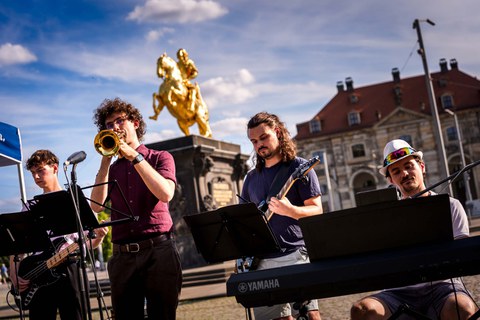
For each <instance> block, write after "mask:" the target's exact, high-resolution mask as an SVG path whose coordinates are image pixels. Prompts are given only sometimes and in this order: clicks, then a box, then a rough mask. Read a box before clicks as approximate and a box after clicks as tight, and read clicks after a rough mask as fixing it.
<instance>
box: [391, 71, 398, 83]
mask: <svg viewBox="0 0 480 320" xmlns="http://www.w3.org/2000/svg"><path fill="white" fill-rule="evenodd" d="M392 76H393V82H395V83H398V82H400V70H398V68H393V69H392Z"/></svg>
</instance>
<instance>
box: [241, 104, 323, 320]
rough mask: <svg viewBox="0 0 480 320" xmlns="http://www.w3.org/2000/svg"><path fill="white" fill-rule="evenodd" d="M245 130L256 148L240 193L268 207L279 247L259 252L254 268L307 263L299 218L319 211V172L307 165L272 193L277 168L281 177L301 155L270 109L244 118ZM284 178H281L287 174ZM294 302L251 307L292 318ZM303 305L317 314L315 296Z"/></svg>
mask: <svg viewBox="0 0 480 320" xmlns="http://www.w3.org/2000/svg"><path fill="white" fill-rule="evenodd" d="M247 134H248V138H249V139H250V142H251V143H252V145H253V148H254V150H255V155H254V159H253V160H254V161H255V169H252V170H251V171H249V172H248V173H247V177H246V178H245V183H244V185H243V190H242V198H243V199H244V201H247V202H253V203H255V204H257V205H260V204H261V203H262V202H264V201H266V202H267V203H268V209H269V210H270V212H273V215H272V216H271V218H270V220H269V224H270V227H271V229H272V231H273V233H274V235H275V237H276V239H277V241H278V243H279V245H280V248H281V250H280V252H277V253H273V254H270V255H266V256H263V257H262V259H261V260H260V262H259V264H258V269H270V268H275V267H280V266H286V265H293V264H301V263H307V262H309V259H308V255H307V252H306V250H305V242H304V240H303V235H302V232H301V229H300V226H299V224H298V219H300V218H302V217H308V216H311V215H316V214H321V213H322V212H323V209H322V200H321V192H320V185H319V182H318V177H317V175H316V174H315V171H314V170H310V171H309V172H308V174H307V179H306V181H308V182H307V183H301V182H300V183H294V184H293V186H292V187H291V188H290V190H289V191H288V193H287V194H286V196H285V197H283V198H281V199H278V198H277V197H275V196H272V195H271V193H272V192H271V190H270V188H271V186H272V184H274V185H275V184H277V182H275V183H274V181H275V178H276V176H277V174H279V176H281V177H284V176H285V174H283V172H285V171H286V172H287V174H288V175H291V174H292V173H293V171H295V169H296V168H297V167H298V166H300V165H301V164H303V163H305V162H306V160H305V159H302V158H300V157H297V151H296V146H295V143H294V142H293V141H292V139H291V137H290V133H289V132H288V130H287V128H286V126H285V124H284V123H283V122H282V121H280V119H279V118H278V117H277V116H276V115H274V114H270V113H267V112H260V113H257V114H256V115H255V116H253V117H252V118H251V119H250V121H249V122H248V125H247ZM288 175H287V178H288ZM284 180H285V181H283V182H282V183H285V182H286V180H287V179H286V178H285V179H284ZM277 181H278V179H277ZM269 195H270V196H269ZM294 302H296V301H292V303H286V304H282V305H275V306H271V307H259V308H255V309H254V313H255V319H257V320H262V319H281V320H290V319H293V316H294V315H295V313H298V311H294V310H293V304H294ZM298 302H300V303H301V301H298ZM305 308H306V310H308V317H309V319H320V313H319V312H318V303H317V301H316V300H312V301H309V302H308V304H306V306H305Z"/></svg>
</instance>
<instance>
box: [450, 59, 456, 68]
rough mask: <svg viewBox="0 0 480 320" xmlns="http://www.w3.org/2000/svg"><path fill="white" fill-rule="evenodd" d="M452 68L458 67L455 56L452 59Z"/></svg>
mask: <svg viewBox="0 0 480 320" xmlns="http://www.w3.org/2000/svg"><path fill="white" fill-rule="evenodd" d="M450 68H451V69H458V62H457V59H455V58H453V59H450Z"/></svg>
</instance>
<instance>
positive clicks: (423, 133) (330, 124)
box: [295, 59, 480, 214]
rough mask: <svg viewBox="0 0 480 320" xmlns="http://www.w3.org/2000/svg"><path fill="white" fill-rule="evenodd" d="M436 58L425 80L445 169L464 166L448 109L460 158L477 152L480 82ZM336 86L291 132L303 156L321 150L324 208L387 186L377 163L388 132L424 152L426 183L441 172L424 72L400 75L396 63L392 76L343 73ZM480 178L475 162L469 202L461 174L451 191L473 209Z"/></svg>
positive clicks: (441, 189) (346, 204)
mask: <svg viewBox="0 0 480 320" xmlns="http://www.w3.org/2000/svg"><path fill="white" fill-rule="evenodd" d="M439 65H440V71H439V72H435V73H431V79H432V85H433V91H434V98H435V99H436V100H435V101H436V104H437V109H438V114H439V118H440V127H441V132H442V136H443V141H444V145H445V153H446V160H447V163H448V169H449V174H450V175H451V174H453V173H455V172H457V171H458V170H460V169H461V168H463V166H462V161H461V157H460V154H461V152H460V148H459V140H458V135H457V126H456V124H455V121H454V120H455V117H454V116H453V114H455V116H456V117H457V120H458V129H459V132H460V133H461V139H462V146H463V152H464V154H465V162H466V164H467V165H468V164H470V163H472V162H475V161H477V160H479V159H480V81H479V80H478V79H477V78H476V77H472V76H470V75H468V74H466V73H464V72H462V71H460V70H459V68H458V63H457V61H456V60H455V59H451V60H450V63H449V66H448V63H447V61H446V60H445V59H441V60H440V63H439ZM337 89H338V90H337V94H336V95H335V96H334V97H333V98H332V99H331V100H330V101H329V102H328V103H327V104H326V105H325V106H324V107H323V108H322V109H321V110H320V112H318V113H317V114H316V115H315V116H314V117H313V118H312V119H310V120H309V121H307V122H303V123H299V124H297V135H296V136H295V140H296V142H297V146H298V150H299V155H300V156H302V157H305V158H307V159H308V158H311V157H313V156H315V155H321V158H322V160H323V161H322V164H320V165H318V166H317V167H316V168H315V169H316V172H317V174H318V176H319V180H320V184H321V185H322V192H323V194H324V196H323V197H322V198H323V202H324V203H323V205H324V210H325V211H333V210H340V209H347V208H351V207H355V206H356V203H355V194H356V193H358V192H361V191H367V190H372V189H380V188H386V187H387V186H388V182H387V181H386V179H385V178H384V177H383V176H382V175H381V174H380V173H379V172H378V169H379V168H380V167H381V166H382V161H383V147H384V146H385V144H386V143H387V142H388V141H390V140H392V139H398V138H400V139H404V140H406V141H407V142H409V143H410V144H411V145H412V147H414V148H415V149H417V150H422V151H423V153H424V160H425V164H426V170H427V181H426V183H427V187H428V186H429V185H433V184H435V183H437V182H440V181H441V180H443V179H445V178H446V176H444V174H443V175H442V170H441V163H442V162H441V161H442V159H441V156H439V153H438V152H437V150H439V149H438V148H437V139H436V132H437V131H436V129H435V128H436V125H435V122H434V117H433V116H432V112H431V106H430V103H429V95H428V91H427V85H426V80H425V75H419V76H414V77H410V78H405V79H402V78H401V77H400V72H399V70H398V69H397V68H394V69H392V79H391V81H388V82H384V83H378V84H373V85H368V86H364V87H360V88H355V87H354V85H353V80H352V78H350V77H349V78H346V79H345V83H344V82H343V81H339V82H337ZM445 109H448V110H451V111H453V113H452V114H450V113H448V112H446V111H445ZM324 155H325V156H326V159H324V158H323V156H324ZM442 158H443V157H442ZM325 160H326V162H325ZM326 173H328V179H327V175H326ZM479 181H480V166H476V167H474V168H473V169H472V170H470V171H469V186H470V192H469V194H470V195H471V196H470V197H469V199H473V200H472V201H467V200H468V196H467V193H466V192H465V189H466V188H465V184H464V179H462V176H460V177H458V178H457V179H455V180H454V182H453V183H452V190H453V196H454V197H456V198H458V199H459V200H461V201H462V203H463V204H464V205H465V204H466V202H468V209H469V211H470V212H471V213H479V214H480V212H477V211H478V210H480V205H479V204H480V200H476V199H477V198H478V197H479V192H480V188H479ZM467 189H468V188H467ZM434 190H435V191H437V192H448V191H449V188H448V186H447V184H441V185H439V186H438V187H437V188H435V189H434Z"/></svg>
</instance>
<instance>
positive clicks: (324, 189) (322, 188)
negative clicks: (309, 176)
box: [320, 184, 328, 196]
mask: <svg viewBox="0 0 480 320" xmlns="http://www.w3.org/2000/svg"><path fill="white" fill-rule="evenodd" d="M320 192H321V193H322V196H325V195H327V194H328V188H327V185H326V184H321V185H320Z"/></svg>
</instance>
